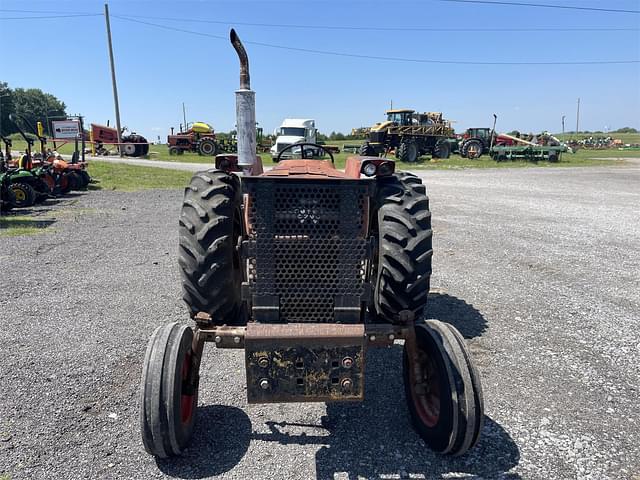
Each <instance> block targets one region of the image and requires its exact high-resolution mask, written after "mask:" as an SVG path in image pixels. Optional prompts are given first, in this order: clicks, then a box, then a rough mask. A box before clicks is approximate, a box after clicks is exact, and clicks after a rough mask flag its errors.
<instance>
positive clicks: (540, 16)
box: [0, 0, 640, 139]
mask: <svg viewBox="0 0 640 480" xmlns="http://www.w3.org/2000/svg"><path fill="white" fill-rule="evenodd" d="M538 3H548V4H551V3H555V4H557V5H580V6H591V7H596V8H597V7H607V8H617V9H629V10H639V9H640V2H638V0H610V1H607V2H602V1H595V0H582V1H578V0H573V1H571V0H557V1H556V2H551V1H548V0H539V2H538ZM103 4H104V2H96V1H93V0H82V1H81V0H66V1H64V0H57V1H27V0H0V10H4V11H0V18H2V17H18V16H37V15H38V14H35V13H19V12H9V11H7V10H12V9H13V10H34V11H40V10H46V11H51V12H59V14H61V15H62V14H65V13H76V12H78V13H79V12H87V13H101V12H102V11H103V8H104V7H103ZM109 6H110V10H111V15H112V20H111V23H112V32H113V42H114V52H115V57H116V73H117V78H118V89H119V93H120V111H121V118H122V124H123V125H127V126H129V127H131V128H132V129H135V130H137V131H138V132H140V133H142V134H144V135H146V136H147V137H148V138H150V139H156V138H157V136H158V135H159V136H161V138H163V139H164V138H165V136H166V134H167V133H168V131H169V128H170V127H171V126H174V127H177V126H178V124H179V123H180V122H181V121H182V102H185V104H186V106H187V117H188V118H187V119H188V121H207V122H209V123H211V124H212V125H213V126H214V127H215V128H216V130H220V131H228V130H230V129H232V128H233V127H234V123H235V122H234V116H235V109H234V96H233V92H234V90H235V89H236V88H237V87H238V82H239V80H238V61H237V58H236V55H235V52H234V51H233V49H232V48H231V46H230V45H229V43H228V41H225V40H220V39H216V38H208V37H203V36H197V35H192V34H187V33H183V32H177V31H171V30H166V29H161V28H157V27H154V26H150V25H144V24H140V23H134V22H132V21H127V20H123V19H120V18H115V17H116V16H118V15H119V16H125V15H130V16H136V17H135V19H137V20H142V21H146V22H151V23H156V24H159V25H166V26H169V27H171V28H178V29H184V30H192V31H196V32H202V33H206V34H210V35H219V36H223V37H225V38H227V36H228V30H229V25H236V30H237V31H238V33H239V35H240V37H241V38H242V40H243V41H245V42H250V41H253V42H262V43H270V44H275V45H284V46H293V47H297V48H302V49H312V50H325V51H335V52H343V53H352V54H360V55H372V56H381V57H403V58H409V59H432V60H457V61H480V62H482V61H487V62H512V61H515V62H518V61H525V62H536V61H538V62H576V61H594V60H602V61H607V60H639V59H640V32H639V31H638V30H635V31H562V30H552V31H537V32H536V31H509V30H507V29H509V28H511V29H512V28H520V27H522V28H536V27H544V28H552V29H553V28H556V27H557V28H558V29H566V28H573V27H599V28H602V27H617V28H624V27H627V28H636V29H638V28H640V15H637V14H629V13H604V12H591V11H579V10H558V9H547V8H535V7H516V6H506V5H482V4H469V3H467V4H465V3H455V2H443V1H438V0H425V1H419V2H412V1H402V0H398V1H385V2H383V1H353V2H347V1H329V0H327V1H278V2H273V1H258V2H249V1H233V2H224V1H215V2H214V1H207V2H204V1H199V2H198V1H153V2H152V1H123V0H111V1H110V2H109ZM54 14H55V13H50V14H49V15H54ZM43 15H44V14H43ZM151 17H170V18H172V19H173V20H160V19H156V18H151ZM187 20H215V21H218V22H228V25H224V24H214V23H199V22H192V21H187ZM238 23H262V24H274V23H277V24H295V25H303V26H304V25H314V26H323V25H333V26H347V27H360V28H361V27H372V28H375V27H382V28H398V29H399V30H397V31H367V30H336V29H334V30H325V29H309V28H273V27H267V26H248V25H238ZM409 27H415V28H449V27H451V28H459V29H467V28H498V29H504V30H500V31H497V32H496V31H494V32H478V31H467V30H463V31H455V32H433V31H431V32H429V31H411V30H405V31H401V30H400V29H402V28H409ZM28 30H33V31H35V30H39V31H40V32H42V33H43V35H42V36H41V37H40V38H38V36H37V35H36V34H26V33H25V31H28ZM18 45H20V48H21V50H18ZM246 46H247V50H248V52H249V58H250V61H251V82H252V88H253V89H254V90H255V91H256V92H257V93H256V95H257V99H256V103H257V119H258V122H259V123H260V124H261V125H262V126H263V127H264V128H265V130H266V131H271V130H273V128H275V127H276V126H277V125H278V124H279V122H280V120H282V119H283V118H285V117H307V118H315V119H316V120H317V125H318V127H319V128H320V130H321V131H323V132H326V133H328V132H330V131H332V130H335V131H343V132H347V131H350V130H351V128H353V127H359V126H366V125H371V124H372V123H374V122H376V121H380V120H381V119H382V118H383V114H384V110H385V109H387V108H388V107H389V104H390V102H391V101H393V105H394V107H410V108H415V109H417V110H420V111H442V112H444V114H445V117H446V118H449V119H451V120H454V121H456V123H455V127H456V130H458V131H460V130H463V129H464V128H466V127H469V126H490V124H491V120H492V114H493V113H496V114H498V129H499V130H502V131H508V130H512V129H517V130H520V131H541V130H551V131H556V132H557V131H560V129H561V117H562V115H566V116H567V119H566V129H567V130H571V129H574V128H575V111H576V100H577V98H578V97H580V98H581V121H580V128H581V129H589V130H604V129H605V128H609V129H615V128H619V127H623V126H633V127H636V128H640V64H638V63H635V64H623V65H618V64H614V65H536V66H531V65H499V66H498V65H492V66H489V65H451V64H437V63H434V64H432V63H419V62H398V61H382V60H374V59H363V58H351V57H340V56H329V55H321V54H312V53H304V52H297V51H290V50H281V49H275V48H269V47H265V46H259V45H253V44H247V45H246ZM0 48H1V49H2V51H3V53H5V56H4V58H3V62H2V67H1V70H0V72H1V73H0V80H2V81H6V82H8V83H9V85H10V86H11V87H37V88H41V89H43V90H45V91H47V92H50V93H53V94H54V95H56V96H57V97H58V98H60V99H61V100H63V101H64V102H65V103H66V104H67V105H68V112H69V113H82V114H83V115H85V117H86V118H87V120H88V121H89V122H97V123H105V122H106V121H107V120H108V119H109V120H111V122H112V123H113V121H114V120H113V119H114V108H113V100H112V92H111V81H110V73H109V61H108V56H107V44H106V33H105V24H104V18H103V17H102V16H95V17H74V18H55V19H31V20H0ZM7 52H8V55H7Z"/></svg>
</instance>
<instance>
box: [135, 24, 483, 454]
mask: <svg viewBox="0 0 640 480" xmlns="http://www.w3.org/2000/svg"><path fill="white" fill-rule="evenodd" d="M230 39H231V43H232V45H233V46H234V48H235V49H236V52H237V54H238V57H239V59H240V67H241V68H240V89H239V90H238V91H236V112H237V121H236V123H237V128H238V153H237V155H230V154H226V155H218V156H217V157H216V160H215V167H216V168H214V169H210V170H208V171H204V172H199V173H196V174H195V175H194V176H193V178H192V179H191V182H190V184H189V186H188V187H187V188H186V189H185V195H184V200H183V205H182V212H181V215H180V220H179V224H180V226H179V265H180V270H181V278H182V289H183V298H184V300H185V302H186V304H187V306H188V310H189V313H190V316H191V319H192V324H189V325H187V324H182V323H178V322H175V323H170V324H168V325H164V326H160V327H158V328H157V329H156V330H155V331H154V332H153V334H152V336H151V338H150V340H149V344H148V347H147V351H146V355H145V359H144V365H143V372H142V385H141V386H142V395H141V403H140V421H141V434H142V441H143V444H144V446H145V449H146V450H147V452H149V453H150V454H152V455H155V456H157V457H168V456H171V455H178V454H180V453H182V452H183V451H184V449H185V447H186V446H187V444H188V442H189V439H190V437H191V435H192V432H193V429H194V425H195V421H196V416H197V407H198V389H199V381H200V380H199V379H200V376H199V371H200V367H201V359H202V358H203V357H202V354H203V349H204V345H205V343H208V342H211V343H213V344H214V345H215V346H216V347H217V348H223V349H226V348H233V349H241V350H243V351H244V358H245V376H246V385H247V400H248V402H249V403H272V402H334V401H362V400H363V399H364V395H365V383H366V382H365V380H366V379H365V369H364V365H365V360H366V356H367V354H368V352H369V351H370V350H371V349H373V348H384V347H393V346H394V345H395V342H396V341H397V340H402V341H404V346H403V349H404V354H403V362H402V363H403V366H402V372H403V373H402V375H403V378H404V386H405V396H406V400H407V405H408V413H409V416H410V418H411V420H412V423H413V426H414V428H415V430H416V432H417V433H418V435H419V436H420V437H421V438H422V439H423V440H424V441H425V442H426V444H427V445H428V446H429V447H430V448H432V449H433V450H435V451H436V452H439V453H442V454H451V455H461V454H463V453H465V452H466V451H467V450H468V449H469V448H471V447H473V445H475V443H476V442H477V441H478V438H479V436H480V431H481V429H482V422H483V408H484V407H483V400H482V388H481V384H480V377H479V375H478V372H477V370H476V368H475V367H474V365H473V361H472V358H471V355H470V353H469V351H468V350H467V347H466V345H465V341H464V339H463V338H462V336H461V335H460V333H459V332H458V331H457V330H456V329H455V328H454V327H453V326H451V325H449V324H446V323H442V322H440V321H436V320H429V321H425V320H424V308H425V305H426V302H427V296H428V292H429V283H430V275H431V257H432V230H431V213H430V211H429V199H428V197H427V195H426V189H425V186H424V185H422V181H421V180H420V179H419V178H418V177H416V176H414V175H412V174H409V173H405V172H399V171H398V172H397V171H396V170H395V167H396V165H395V162H394V161H392V160H389V159H385V158H378V157H372V156H352V157H349V158H348V159H347V161H346V168H345V170H344V171H342V170H338V169H336V168H335V166H334V162H333V155H332V153H331V152H330V151H326V150H325V153H326V155H328V158H323V159H318V158H313V159H311V158H309V157H311V156H313V155H314V152H316V151H317V150H318V149H321V150H322V149H323V147H322V145H317V144H310V143H301V144H300V143H299V144H295V145H291V146H289V147H287V148H289V149H290V150H293V149H294V148H296V149H297V152H298V157H299V158H285V157H284V156H283V154H284V155H286V156H287V157H288V156H289V155H288V154H289V153H290V152H289V151H286V149H283V151H282V152H280V154H281V155H280V157H281V158H279V160H280V161H279V162H278V164H277V166H276V167H274V168H273V169H272V170H270V171H268V172H265V171H263V169H262V163H261V160H260V157H259V156H257V155H256V137H255V93H254V92H253V91H252V90H251V89H250V78H249V63H248V57H247V54H246V51H245V49H244V47H243V45H242V43H241V42H240V39H239V38H238V36H237V35H236V33H235V31H234V30H231V34H230ZM390 368H391V367H390ZM372 393H373V392H372ZM211 434H212V435H215V432H211Z"/></svg>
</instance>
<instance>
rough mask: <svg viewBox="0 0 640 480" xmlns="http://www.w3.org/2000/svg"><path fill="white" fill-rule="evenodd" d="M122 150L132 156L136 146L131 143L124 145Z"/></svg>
mask: <svg viewBox="0 0 640 480" xmlns="http://www.w3.org/2000/svg"><path fill="white" fill-rule="evenodd" d="M123 150H124V153H126V154H127V155H133V154H134V153H135V151H136V146H135V145H133V144H132V143H126V144H125V145H124V147H123Z"/></svg>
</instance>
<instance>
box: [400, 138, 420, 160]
mask: <svg viewBox="0 0 640 480" xmlns="http://www.w3.org/2000/svg"><path fill="white" fill-rule="evenodd" d="M396 156H397V157H398V158H399V159H400V160H401V161H403V162H407V163H413V162H415V161H416V160H418V156H419V155H418V146H417V145H416V144H415V142H412V141H404V142H402V143H401V144H400V147H399V148H398V153H397V155H396Z"/></svg>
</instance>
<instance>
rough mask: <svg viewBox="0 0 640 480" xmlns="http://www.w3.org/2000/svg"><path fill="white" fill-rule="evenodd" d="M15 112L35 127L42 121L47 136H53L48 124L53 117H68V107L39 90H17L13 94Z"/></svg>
mask: <svg viewBox="0 0 640 480" xmlns="http://www.w3.org/2000/svg"><path fill="white" fill-rule="evenodd" d="M12 101H13V107H14V112H15V113H16V115H17V116H18V117H22V118H24V119H26V120H27V121H29V122H30V123H31V124H32V125H33V126H35V125H36V122H38V121H40V122H42V124H43V125H44V126H45V134H47V135H49V136H51V131H50V127H51V126H50V125H49V124H48V122H47V119H48V118H51V117H62V116H66V114H67V113H66V109H67V106H66V105H65V104H64V102H62V101H60V100H58V99H57V98H56V97H54V96H53V95H51V94H50V93H45V92H43V91H42V90H40V89H39V88H27V89H24V88H16V89H14V90H13V93H12Z"/></svg>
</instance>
